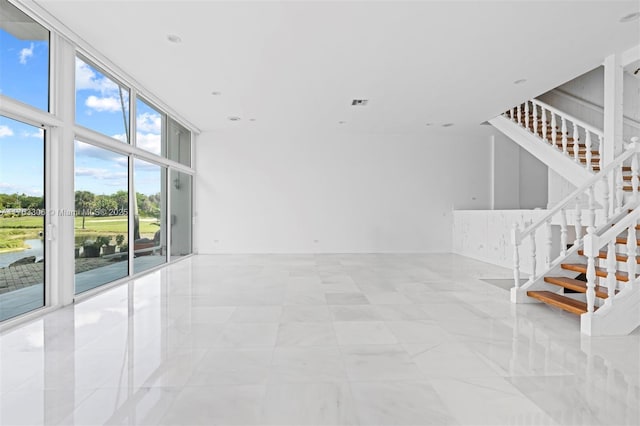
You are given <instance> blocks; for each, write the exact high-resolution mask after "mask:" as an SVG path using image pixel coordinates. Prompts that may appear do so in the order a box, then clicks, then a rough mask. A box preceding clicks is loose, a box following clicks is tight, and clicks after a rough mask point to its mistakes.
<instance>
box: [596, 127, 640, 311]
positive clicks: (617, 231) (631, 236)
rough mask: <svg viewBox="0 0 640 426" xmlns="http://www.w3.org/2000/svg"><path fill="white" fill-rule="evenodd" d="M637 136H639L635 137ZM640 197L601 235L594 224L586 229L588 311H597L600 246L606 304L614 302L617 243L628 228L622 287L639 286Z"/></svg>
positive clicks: (616, 286)
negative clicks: (625, 278) (639, 237)
mask: <svg viewBox="0 0 640 426" xmlns="http://www.w3.org/2000/svg"><path fill="white" fill-rule="evenodd" d="M636 139H637V138H636ZM639 207H640V200H638V199H635V200H634V206H633V210H632V211H631V213H629V214H627V215H626V216H624V217H623V218H621V219H619V220H618V221H617V222H616V224H615V225H613V226H612V227H611V228H609V229H607V230H606V231H605V232H603V233H601V234H599V235H598V233H597V231H596V230H595V229H594V228H591V227H590V228H588V229H587V235H586V236H585V237H584V255H585V256H586V257H587V273H586V276H587V313H588V314H593V312H594V311H595V300H596V292H595V288H596V258H598V257H599V255H600V250H601V249H602V248H603V247H605V246H606V247H607V257H606V271H607V276H606V278H605V282H606V288H607V296H608V297H607V299H605V305H612V304H613V303H615V302H614V300H615V297H616V292H617V291H618V279H617V277H616V272H617V263H618V259H617V257H616V250H615V245H616V244H618V242H617V238H618V236H620V235H621V234H622V233H623V232H625V231H626V232H627V235H626V240H627V244H626V246H627V252H626V256H627V259H626V262H625V263H626V266H627V276H628V282H627V284H626V285H625V286H624V288H622V289H621V290H622V291H625V290H627V291H629V290H632V289H637V288H638V285H640V284H639V283H640V280H638V279H637V274H636V271H637V262H638V261H637V253H638V240H637V236H636V228H637V227H638V222H639V220H640V208H639Z"/></svg>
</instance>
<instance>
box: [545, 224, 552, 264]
mask: <svg viewBox="0 0 640 426" xmlns="http://www.w3.org/2000/svg"><path fill="white" fill-rule="evenodd" d="M546 227H547V253H546V256H545V264H546V266H547V268H549V267H550V266H551V256H553V253H552V249H553V240H552V238H551V219H549V220H547V224H546Z"/></svg>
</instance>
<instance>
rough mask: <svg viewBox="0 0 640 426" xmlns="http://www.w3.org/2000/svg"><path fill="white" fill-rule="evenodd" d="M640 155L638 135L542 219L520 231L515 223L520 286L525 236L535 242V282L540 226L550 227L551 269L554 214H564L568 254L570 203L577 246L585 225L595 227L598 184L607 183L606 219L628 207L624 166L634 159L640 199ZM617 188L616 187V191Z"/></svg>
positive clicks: (633, 181) (634, 184)
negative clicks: (521, 248) (612, 159)
mask: <svg viewBox="0 0 640 426" xmlns="http://www.w3.org/2000/svg"><path fill="white" fill-rule="evenodd" d="M637 154H640V143H638V138H637V137H633V138H631V143H630V144H628V145H627V149H626V151H625V152H624V153H623V154H621V155H619V156H618V157H617V158H616V159H615V160H614V161H613V162H612V163H610V164H608V165H607V166H606V167H605V168H603V169H602V170H601V171H600V172H599V173H598V174H596V175H594V176H593V177H591V178H589V180H587V181H586V182H585V183H584V184H583V185H582V186H580V187H579V188H577V189H576V190H575V191H573V192H572V193H571V194H569V195H568V196H567V197H565V198H564V199H563V200H562V201H561V202H560V203H558V204H557V205H556V206H555V207H554V208H553V209H551V210H550V211H549V212H548V213H547V214H545V215H544V216H543V217H541V218H540V219H538V221H537V222H535V223H530V224H529V226H527V227H526V228H525V229H524V230H523V231H521V230H520V225H519V224H518V223H515V224H514V225H513V229H512V231H511V243H512V244H513V265H514V266H513V278H514V285H515V287H516V288H519V287H520V252H519V247H520V245H521V244H522V241H523V240H524V239H525V238H527V237H528V238H529V239H530V241H531V252H532V253H531V255H532V273H531V276H530V278H529V281H533V280H534V279H536V278H537V277H538V275H537V274H536V272H537V271H536V266H537V265H536V248H537V247H536V240H535V236H536V233H537V231H538V230H539V229H541V228H542V227H543V226H545V227H546V228H547V244H546V246H547V253H546V258H545V260H546V266H547V268H549V267H550V266H551V264H552V263H553V259H551V257H552V254H551V250H552V241H551V232H550V227H551V220H552V218H553V217H554V216H556V215H557V214H559V213H560V215H561V233H560V245H561V251H560V256H565V255H566V254H567V248H566V247H567V230H566V228H567V224H566V222H567V216H566V213H567V210H568V207H569V206H570V205H574V204H575V221H576V223H575V225H574V226H575V233H576V239H575V241H574V245H579V244H581V243H582V239H583V238H582V228H583V226H586V227H587V228H593V229H594V230H595V218H596V212H595V210H596V203H595V187H596V185H598V184H600V183H601V182H604V185H603V187H602V189H603V193H604V201H605V205H604V206H603V210H604V222H608V221H609V219H610V218H611V216H612V215H613V214H618V213H620V212H621V211H622V210H623V208H624V206H623V201H624V191H623V186H624V183H623V177H622V166H623V164H624V162H625V161H627V160H629V158H631V174H632V179H631V188H632V191H633V199H634V200H638V199H639V197H638V191H639V187H640V176H639V171H640V166H639V164H640V163H639V159H638V155H637ZM614 189H615V190H614ZM585 193H586V194H587V200H588V205H587V211H585V212H584V213H585V220H586V224H584V225H583V224H582V207H581V202H582V201H583V200H582V198H583V196H584V194H585Z"/></svg>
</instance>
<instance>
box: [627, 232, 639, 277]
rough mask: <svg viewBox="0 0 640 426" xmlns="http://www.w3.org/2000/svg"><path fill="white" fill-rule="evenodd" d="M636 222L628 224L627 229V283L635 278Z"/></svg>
mask: <svg viewBox="0 0 640 426" xmlns="http://www.w3.org/2000/svg"><path fill="white" fill-rule="evenodd" d="M636 225H637V224H636V223H635V222H634V223H632V224H631V225H629V229H627V274H629V284H631V283H632V282H633V281H635V278H636V266H637V264H638V263H637V262H638V261H637V259H636V256H637V246H638V240H637V239H636Z"/></svg>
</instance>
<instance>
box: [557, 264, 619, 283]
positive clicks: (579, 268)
mask: <svg viewBox="0 0 640 426" xmlns="http://www.w3.org/2000/svg"><path fill="white" fill-rule="evenodd" d="M560 266H561V267H562V269H566V270H567V271H574V272H580V273H582V274H586V273H587V265H585V264H584V263H563V264H561V265H560ZM596 276H597V277H601V278H606V276H607V270H606V269H604V268H601V267H599V266H596ZM616 280H618V281H623V282H627V281H629V275H628V274H627V273H626V272H625V271H616Z"/></svg>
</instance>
